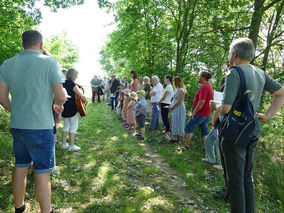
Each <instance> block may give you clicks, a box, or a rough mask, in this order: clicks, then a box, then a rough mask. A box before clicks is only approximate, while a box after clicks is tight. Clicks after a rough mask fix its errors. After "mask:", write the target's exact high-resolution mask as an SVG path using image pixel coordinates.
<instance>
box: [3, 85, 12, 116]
mask: <svg viewBox="0 0 284 213" xmlns="http://www.w3.org/2000/svg"><path fill="white" fill-rule="evenodd" d="M9 92H10V90H9V87H8V84H6V83H4V82H0V104H1V105H2V106H3V107H4V109H6V110H7V111H9V112H11V100H10V98H9Z"/></svg>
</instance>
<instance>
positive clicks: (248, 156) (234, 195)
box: [220, 138, 258, 213]
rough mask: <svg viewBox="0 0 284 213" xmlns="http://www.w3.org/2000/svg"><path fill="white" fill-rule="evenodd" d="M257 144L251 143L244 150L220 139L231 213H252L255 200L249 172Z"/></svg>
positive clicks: (255, 141) (254, 141) (255, 142)
mask: <svg viewBox="0 0 284 213" xmlns="http://www.w3.org/2000/svg"><path fill="white" fill-rule="evenodd" d="M257 142H258V140H257V139H255V140H253V141H251V142H250V144H249V146H248V147H247V148H246V149H244V148H241V147H238V146H235V145H234V144H232V143H231V142H229V141H227V140H225V139H224V138H222V139H221V143H220V146H221V151H222V154H223V156H224V163H225V170H226V182H227V187H228V190H229V195H230V203H231V212H232V213H254V205H255V198H254V185H253V177H252V174H251V171H252V165H253V155H254V152H255V148H256V145H257Z"/></svg>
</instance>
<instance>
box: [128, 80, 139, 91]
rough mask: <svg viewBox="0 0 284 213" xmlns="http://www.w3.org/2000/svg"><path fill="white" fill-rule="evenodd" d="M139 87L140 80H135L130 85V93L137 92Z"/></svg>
mask: <svg viewBox="0 0 284 213" xmlns="http://www.w3.org/2000/svg"><path fill="white" fill-rule="evenodd" d="M135 82H136V85H135ZM137 86H138V80H137V79H135V80H134V81H132V82H131V84H130V92H137Z"/></svg>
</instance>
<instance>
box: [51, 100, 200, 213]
mask: <svg viewBox="0 0 284 213" xmlns="http://www.w3.org/2000/svg"><path fill="white" fill-rule="evenodd" d="M76 140H77V141H78V145H80V146H81V147H82V151H81V152H78V153H69V152H67V151H65V150H59V149H58V150H57V162H58V169H59V171H60V172H61V175H60V177H59V178H55V179H53V201H54V202H53V203H54V207H55V209H57V210H58V212H71V211H72V212H192V211H195V212H204V211H205V208H200V206H204V205H202V204H203V203H202V200H201V199H199V202H198V200H197V199H195V200H192V199H191V197H192V195H191V193H190V192H189V191H188V190H187V188H186V183H185V181H184V180H183V179H182V178H181V176H180V175H178V174H177V172H176V171H175V170H173V169H172V168H171V167H170V166H169V165H168V164H167V163H166V162H165V159H164V158H162V157H161V156H160V155H158V154H157V153H156V152H157V150H155V149H153V148H152V147H151V146H149V145H147V144H144V143H139V142H138V141H137V140H136V139H134V138H132V136H130V135H129V134H128V132H127V131H126V130H125V129H124V128H123V127H122V126H121V125H120V122H119V121H118V120H117V116H116V114H115V113H114V112H111V111H110V109H109V107H108V106H106V105H105V104H95V105H94V104H90V105H89V107H88V116H87V117H86V118H83V119H81V124H80V128H79V131H78V134H77V139H76Z"/></svg>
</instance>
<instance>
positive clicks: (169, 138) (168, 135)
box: [165, 133, 172, 141]
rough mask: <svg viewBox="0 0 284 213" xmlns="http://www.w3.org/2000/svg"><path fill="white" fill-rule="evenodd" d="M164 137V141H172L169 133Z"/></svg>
mask: <svg viewBox="0 0 284 213" xmlns="http://www.w3.org/2000/svg"><path fill="white" fill-rule="evenodd" d="M165 137H166V139H167V140H168V141H170V140H172V137H171V136H170V134H169V133H166V135H165Z"/></svg>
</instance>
